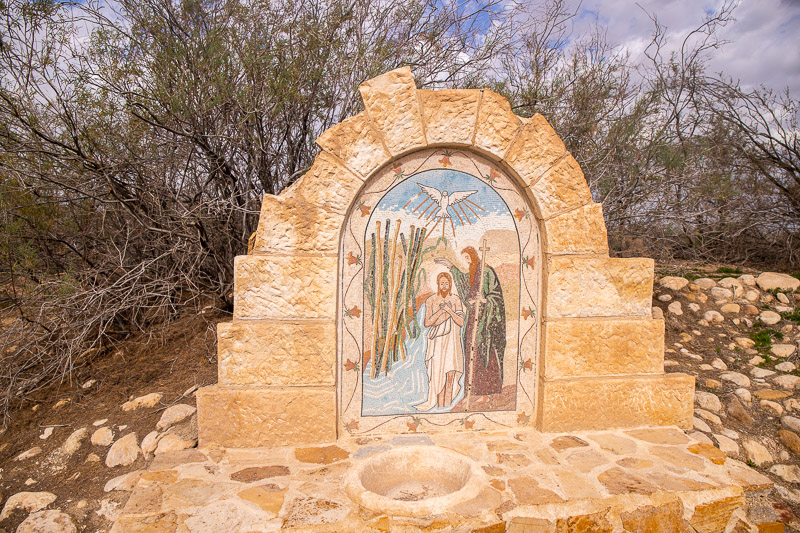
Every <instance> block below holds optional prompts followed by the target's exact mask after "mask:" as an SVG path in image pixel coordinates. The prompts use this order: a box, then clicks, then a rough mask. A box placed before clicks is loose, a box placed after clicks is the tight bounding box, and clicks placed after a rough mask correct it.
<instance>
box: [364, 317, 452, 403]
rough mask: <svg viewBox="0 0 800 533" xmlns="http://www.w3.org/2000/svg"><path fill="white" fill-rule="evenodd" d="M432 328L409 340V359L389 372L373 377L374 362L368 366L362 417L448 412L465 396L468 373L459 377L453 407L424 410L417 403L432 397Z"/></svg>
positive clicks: (406, 342)
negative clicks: (427, 360)
mask: <svg viewBox="0 0 800 533" xmlns="http://www.w3.org/2000/svg"><path fill="white" fill-rule="evenodd" d="M417 321H418V323H419V324H424V323H425V306H424V305H423V306H422V307H421V308H420V310H419V311H418V312H417ZM428 329H429V328H425V327H423V328H422V332H421V333H420V334H419V335H418V336H417V338H416V339H406V340H405V349H406V360H405V361H397V362H396V363H392V369H391V371H390V372H389V373H388V375H383V376H379V377H376V378H375V379H372V378H371V377H370V375H371V373H372V368H371V366H372V362H370V363H369V364H368V365H367V366H366V367H365V368H364V388H363V395H362V403H361V415H362V416H379V415H398V414H432V413H447V412H449V411H450V409H451V408H452V407H453V406H454V405H456V404H457V403H458V402H459V401H460V400H461V398H462V397H463V396H464V375H463V374H462V375H461V378H460V379H459V393H458V395H457V396H456V397H455V398H453V402H452V403H451V404H450V405H449V406H445V407H434V408H433V409H430V410H429V411H424V412H420V411H417V410H416V409H415V408H414V404H418V403H421V402H424V401H425V399H426V398H427V397H428V371H427V369H426V368H425V351H426V350H427V348H428V335H427V333H428Z"/></svg>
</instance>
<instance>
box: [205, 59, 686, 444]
mask: <svg viewBox="0 0 800 533" xmlns="http://www.w3.org/2000/svg"><path fill="white" fill-rule="evenodd" d="M360 91H361V95H362V98H363V100H364V108H365V110H364V111H363V112H362V113H359V114H358V115H356V116H354V117H351V118H349V119H347V120H345V121H343V122H342V123H340V124H338V125H336V126H334V127H333V128H331V129H329V130H327V131H326V132H325V133H323V134H322V135H321V136H320V138H319V139H318V140H317V143H318V144H319V146H320V147H321V148H322V151H321V152H320V154H319V155H318V156H317V158H316V160H315V162H314V164H313V166H312V167H311V169H310V170H309V171H308V172H307V173H306V174H305V175H304V176H303V177H301V178H300V179H299V180H298V181H297V182H296V183H294V184H293V185H292V186H291V187H289V188H288V189H286V190H285V191H283V192H282V193H281V194H280V195H278V196H273V195H266V196H265V197H264V201H263V206H262V209H261V218H260V221H259V226H258V231H257V232H256V234H255V238H254V242H253V243H252V246H251V249H250V250H249V252H248V254H247V255H245V256H239V257H237V258H236V263H235V289H234V315H233V320H232V321H231V322H227V323H222V324H220V325H219V328H218V338H219V346H218V353H219V383H218V384H217V385H214V386H210V387H205V388H203V389H201V390H200V391H199V392H198V400H197V403H198V414H199V425H200V445H201V446H206V445H209V444H212V443H216V444H219V445H222V446H224V447H233V448H247V447H264V446H288V445H291V446H296V445H304V444H306V445H307V444H314V443H323V442H333V441H336V440H337V439H338V438H341V437H342V436H356V437H357V436H362V435H370V434H392V433H408V432H437V431H448V432H453V431H460V430H463V431H475V430H492V429H499V428H508V427H516V426H528V427H532V428H535V429H538V430H540V431H542V432H563V431H580V430H598V429H610V428H624V427H638V426H678V427H681V428H689V427H691V424H692V405H693V395H694V380H693V378H692V377H691V376H688V375H684V374H675V373H672V374H665V373H664V365H663V357H664V322H663V320H661V319H653V317H652V314H651V298H652V286H653V274H654V272H653V261H652V260H651V259H641V258H625V259H622V258H611V257H609V255H608V241H607V236H606V228H605V224H604V221H603V214H602V206H601V205H600V204H596V203H594V202H593V201H592V197H591V194H590V192H589V188H588V186H587V183H586V180H585V179H584V176H583V173H582V172H581V169H580V167H579V166H578V163H577V162H576V161H575V159H574V158H573V157H572V156H571V155H570V154H569V153H568V152H567V151H566V149H565V146H564V143H563V142H561V140H560V139H559V138H558V136H557V135H556V133H555V132H554V131H553V129H552V128H551V127H550V125H549V124H548V123H547V121H546V120H545V119H544V118H543V117H542V116H541V115H535V116H533V117H531V118H522V117H518V116H516V115H514V113H513V112H512V111H511V108H510V105H509V103H508V102H507V101H506V100H505V99H504V98H502V97H501V96H499V95H498V94H496V93H494V92H492V91H489V90H441V91H428V90H418V89H417V88H416V86H415V83H414V79H413V77H412V75H411V71H410V69H409V68H401V69H397V70H394V71H392V72H389V73H387V74H384V75H382V76H379V77H377V78H375V79H372V80H370V81H368V82H366V83H364V84H363V85H362V86H361V87H360Z"/></svg>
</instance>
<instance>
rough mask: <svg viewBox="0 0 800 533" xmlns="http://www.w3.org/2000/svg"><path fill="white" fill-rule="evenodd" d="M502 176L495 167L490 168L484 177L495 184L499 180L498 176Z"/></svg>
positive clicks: (491, 183)
mask: <svg viewBox="0 0 800 533" xmlns="http://www.w3.org/2000/svg"><path fill="white" fill-rule="evenodd" d="M499 177H500V173H499V172H497V171H496V170H495V169H493V168H492V169H489V173H488V174H486V175H485V176H484V177H483V179H485V180H486V181H488V182H489V184H490V185H494V184H495V183H496V182H497V178H499Z"/></svg>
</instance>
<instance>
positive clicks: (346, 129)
mask: <svg viewBox="0 0 800 533" xmlns="http://www.w3.org/2000/svg"><path fill="white" fill-rule="evenodd" d="M317 144H318V145H319V146H320V147H321V148H322V149H323V150H325V151H327V152H328V153H330V154H333V155H335V156H336V157H338V158H339V159H341V160H342V162H344V164H345V165H347V166H348V168H350V169H352V170H354V171H355V172H357V173H358V174H360V175H361V176H362V177H364V178H366V177H367V176H369V175H370V174H372V172H373V171H374V170H375V169H376V168H378V167H379V166H381V165H382V164H383V163H385V162H386V161H388V160H389V158H390V157H391V154H389V153H388V152H387V151H386V148H385V147H384V145H383V143H382V142H381V139H380V137H379V136H378V132H376V131H375V130H374V129H373V127H372V124H371V123H370V121H369V119H368V118H367V116H366V114H365V113H359V114H358V115H356V116H354V117H350V118H348V119H345V120H343V121H342V122H340V123H339V124H337V125H335V126H333V127H332V128H329V129H327V130H325V132H324V133H323V134H322V135H320V136H319V137H318V138H317ZM262 213H263V210H262Z"/></svg>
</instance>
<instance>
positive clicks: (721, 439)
mask: <svg viewBox="0 0 800 533" xmlns="http://www.w3.org/2000/svg"><path fill="white" fill-rule="evenodd" d="M714 440H715V441H717V445H718V446H719V449H720V450H721V451H722V452H723V453H724V454H725V455H727V456H728V457H736V456H737V455H739V445H738V444H737V443H736V441H735V440H733V439H731V438H728V437H726V436H725V435H720V434H717V433H715V434H714Z"/></svg>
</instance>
